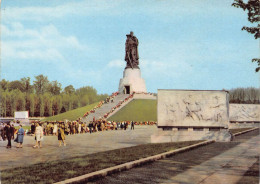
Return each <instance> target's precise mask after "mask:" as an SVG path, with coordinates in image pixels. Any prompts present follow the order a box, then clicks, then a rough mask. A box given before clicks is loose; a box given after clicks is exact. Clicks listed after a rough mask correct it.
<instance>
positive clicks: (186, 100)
mask: <svg viewBox="0 0 260 184" xmlns="http://www.w3.org/2000/svg"><path fill="white" fill-rule="evenodd" d="M157 103H158V109H157V111H158V112H157V113H158V114H157V116H158V126H207V127H212V126H215V127H227V126H228V122H229V119H228V102H227V93H226V92H225V91H193V90H158V102H157Z"/></svg>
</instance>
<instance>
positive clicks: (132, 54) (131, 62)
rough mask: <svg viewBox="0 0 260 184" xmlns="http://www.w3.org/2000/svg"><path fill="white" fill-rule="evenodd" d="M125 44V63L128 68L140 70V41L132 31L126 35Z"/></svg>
mask: <svg viewBox="0 0 260 184" xmlns="http://www.w3.org/2000/svg"><path fill="white" fill-rule="evenodd" d="M126 37H127V38H126V42H125V61H126V68H139V66H138V65H139V54H138V39H137V38H136V37H135V36H134V33H133V32H132V31H131V32H130V34H128V35H126Z"/></svg>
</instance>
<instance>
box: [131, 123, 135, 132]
mask: <svg viewBox="0 0 260 184" xmlns="http://www.w3.org/2000/svg"><path fill="white" fill-rule="evenodd" d="M132 129H133V130H134V129H135V124H134V121H131V130H132Z"/></svg>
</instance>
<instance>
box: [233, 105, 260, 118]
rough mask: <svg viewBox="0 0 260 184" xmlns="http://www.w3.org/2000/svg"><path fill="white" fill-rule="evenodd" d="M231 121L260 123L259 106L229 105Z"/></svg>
mask: <svg viewBox="0 0 260 184" xmlns="http://www.w3.org/2000/svg"><path fill="white" fill-rule="evenodd" d="M229 109H230V113H229V120H230V121H239V122H248V121H258V122H259V121H260V105H259V104H229Z"/></svg>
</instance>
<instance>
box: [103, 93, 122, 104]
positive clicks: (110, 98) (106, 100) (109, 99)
mask: <svg viewBox="0 0 260 184" xmlns="http://www.w3.org/2000/svg"><path fill="white" fill-rule="evenodd" d="M118 94H119V92H115V93H112V95H110V96H109V97H107V98H106V99H105V103H109V102H111V103H113V102H114V98H115V97H116V96H117V95H118Z"/></svg>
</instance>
